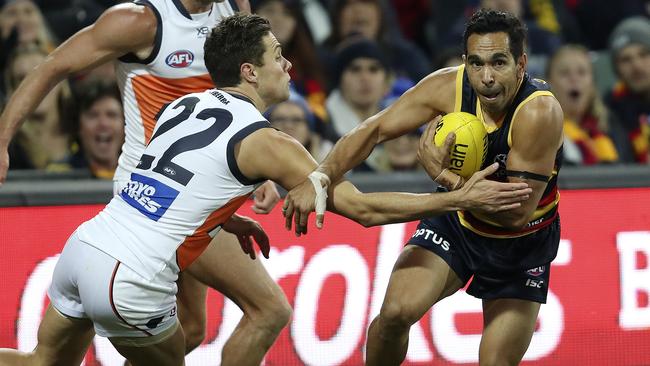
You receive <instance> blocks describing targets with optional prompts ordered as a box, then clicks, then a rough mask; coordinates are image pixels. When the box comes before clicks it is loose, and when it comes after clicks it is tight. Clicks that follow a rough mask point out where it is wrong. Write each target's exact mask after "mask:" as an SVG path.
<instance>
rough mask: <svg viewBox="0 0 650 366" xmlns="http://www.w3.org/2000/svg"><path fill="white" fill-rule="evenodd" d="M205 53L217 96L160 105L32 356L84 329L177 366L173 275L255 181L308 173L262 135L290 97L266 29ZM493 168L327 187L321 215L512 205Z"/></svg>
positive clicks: (56, 286)
mask: <svg viewBox="0 0 650 366" xmlns="http://www.w3.org/2000/svg"><path fill="white" fill-rule="evenodd" d="M205 50H206V64H207V66H208V70H209V71H210V75H211V76H212V78H213V79H214V81H215V84H216V85H219V86H220V89H214V90H208V91H205V92H203V93H194V94H189V95H186V96H184V97H182V98H179V99H177V100H176V101H174V102H172V103H171V104H170V105H168V106H167V107H166V108H164V109H163V110H162V111H161V113H160V116H159V118H158V123H157V125H156V128H155V130H154V131H153V136H152V138H151V142H150V143H149V145H148V146H147V148H146V149H145V151H144V154H143V155H142V157H141V159H140V163H139V164H138V166H137V168H136V169H135V170H134V172H133V173H132V174H131V176H130V180H129V182H128V183H127V185H126V186H125V188H124V189H122V190H121V191H120V193H119V195H117V196H115V197H114V198H113V200H112V201H111V202H110V203H109V204H108V205H107V207H106V208H105V209H104V210H103V211H102V212H101V213H99V214H98V215H97V216H96V217H95V218H93V219H91V220H90V221H88V222H86V223H84V224H82V225H81V226H80V227H79V228H78V229H77V231H76V232H75V233H74V234H73V235H72V236H71V237H70V239H69V240H68V242H67V244H66V246H65V248H64V250H63V253H62V255H61V258H60V260H59V262H58V264H57V266H56V268H55V271H54V278H53V281H52V285H51V287H50V289H49V290H48V293H49V296H50V299H51V304H52V306H51V307H50V309H48V312H47V313H46V315H45V318H44V319H43V323H42V325H41V328H40V329H39V345H38V346H37V348H36V350H35V353H34V354H35V355H36V356H34V355H32V356H31V358H30V359H35V358H36V357H37V356H38V355H39V351H41V349H56V348H62V347H64V346H65V345H62V344H61V343H64V342H62V341H63V340H65V339H70V338H73V339H74V337H83V336H84V335H85V334H87V332H89V331H90V329H91V327H92V326H93V324H94V327H95V330H96V332H97V333H98V334H100V335H103V336H106V337H109V339H110V340H111V342H112V343H113V344H114V345H115V347H116V348H117V349H118V351H119V352H120V353H122V354H123V355H125V356H126V357H127V358H128V359H129V360H130V361H131V362H132V364H133V365H151V364H156V365H181V364H183V349H184V347H183V336H182V330H181V327H179V326H178V321H177V319H176V317H175V313H174V311H173V309H174V303H175V299H174V297H175V292H176V291H175V290H176V288H175V282H174V281H175V279H176V277H177V275H178V273H179V272H180V271H182V270H183V269H185V268H188V266H190V264H191V263H192V262H193V261H194V260H195V259H196V257H197V256H198V255H200V254H201V251H202V250H204V249H205V248H206V246H208V245H209V243H210V235H213V233H214V232H215V231H218V230H219V229H220V227H221V225H223V224H224V223H226V224H228V219H229V217H230V215H231V214H232V213H233V212H235V210H237V208H238V207H239V206H240V205H241V204H242V203H243V200H245V198H246V196H247V195H249V194H250V193H251V192H252V191H253V189H254V187H255V184H256V182H259V181H262V180H264V179H272V180H274V181H276V182H278V183H279V184H281V185H282V186H283V187H285V188H286V189H291V188H293V187H295V186H296V185H297V184H299V183H300V182H302V181H303V180H304V179H306V177H307V176H308V175H309V174H310V173H311V172H312V171H313V169H314V168H315V167H316V165H317V164H316V162H315V161H314V160H313V158H312V157H311V156H310V155H309V153H308V152H307V151H306V150H305V149H304V147H303V146H302V145H301V144H300V143H298V142H297V141H296V140H294V139H293V138H291V137H289V136H288V135H286V134H284V133H282V132H280V131H277V130H275V129H273V128H270V124H269V122H268V121H266V120H265V119H264V117H263V116H262V114H261V112H262V111H264V110H265V109H266V108H267V107H268V106H269V105H271V104H273V103H277V102H280V101H283V100H286V99H287V98H288V96H289V74H288V71H289V69H290V68H291V63H290V62H289V61H287V60H286V59H285V58H284V57H282V54H281V46H280V44H279V43H278V41H277V40H276V38H275V37H274V36H273V34H272V33H271V32H270V26H269V23H268V21H267V20H266V19H264V18H261V17H259V16H256V15H243V14H241V15H234V16H232V17H229V18H227V19H225V20H224V21H222V22H221V23H220V24H219V25H218V26H217V27H215V29H214V30H213V31H212V33H211V34H210V36H209V37H208V39H207V40H206V44H205ZM451 142H452V140H448V141H447V144H446V147H444V148H440V149H439V153H440V154H441V155H445V154H447V155H448V151H449V147H450V144H451ZM495 170H496V165H492V166H491V167H489V168H487V169H485V170H483V171H481V172H479V173H477V174H475V176H474V177H473V178H472V179H470V180H469V181H468V182H467V183H466V184H465V185H464V186H463V188H462V189H461V190H458V191H454V192H450V193H431V194H410V193H373V194H363V193H361V192H359V191H358V190H356V189H355V187H354V186H352V185H351V184H350V183H349V182H346V181H342V182H335V183H334V184H332V187H333V188H331V191H330V199H329V208H330V209H331V210H333V211H337V212H340V213H342V214H343V215H345V216H347V217H350V218H352V219H354V220H356V221H358V222H360V223H362V224H363V225H366V226H369V225H379V224H385V223H391V222H399V221H408V220H412V219H414V218H416V217H422V216H428V215H436V214H440V213H442V212H447V211H453V210H457V209H461V208H481V209H484V210H488V211H499V210H504V209H508V208H512V207H518V206H519V205H520V202H521V201H523V200H525V199H527V197H528V194H529V193H530V189H528V188H527V185H526V184H524V183H498V182H491V181H487V180H485V179H483V178H484V177H485V176H487V175H488V174H491V173H493V172H494V171H495ZM190 207H191V208H192V209H189V208H190ZM262 244H264V243H262ZM248 250H252V248H248ZM199 259H200V257H199ZM90 269H92V270H90ZM242 286H246V284H242ZM53 309H56V310H53ZM73 318H82V319H84V318H85V319H90V320H91V321H92V323H91V322H88V321H87V322H85V323H74V322H73V321H72V320H71V319H73ZM46 327H47V329H45V328H46ZM3 357H4V358H3ZM9 357H19V355H17V352H15V351H14V352H13V353H11V352H9V351H6V350H5V351H4V353H0V363H1V361H2V360H3V359H5V360H6V359H9ZM14 360H15V358H14ZM240 365H252V363H250V362H249V363H240Z"/></svg>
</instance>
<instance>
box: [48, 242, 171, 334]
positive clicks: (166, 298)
mask: <svg viewBox="0 0 650 366" xmlns="http://www.w3.org/2000/svg"><path fill="white" fill-rule="evenodd" d="M177 278H178V276H177V275H176V274H174V273H173V272H172V271H171V269H168V270H165V271H163V272H161V273H160V274H158V275H157V276H156V277H155V278H154V279H153V280H151V281H149V280H146V279H145V278H143V277H141V276H140V275H138V274H136V273H135V272H133V271H132V270H131V269H130V268H129V267H127V266H126V265H124V264H122V263H121V262H119V261H117V260H116V259H115V258H113V257H111V256H109V255H108V254H106V253H104V252H102V251H101V250H99V249H97V248H95V247H93V246H91V245H89V244H86V243H84V242H83V241H81V240H80V239H79V238H78V236H77V233H76V232H75V233H73V234H72V235H71V236H70V238H69V239H68V242H67V243H66V245H65V248H63V253H61V256H60V258H59V261H58V263H57V264H56V267H55V268H54V275H53V276H52V284H51V286H50V288H49V289H48V295H49V297H50V301H51V303H52V306H53V307H54V308H55V309H56V310H57V311H59V312H60V313H61V314H63V315H64V316H67V317H71V318H89V319H90V320H92V321H93V323H94V326H95V332H96V333H97V334H98V335H100V336H103V337H108V338H111V340H112V341H114V343H115V341H117V342H118V343H121V344H126V345H133V346H146V345H150V344H155V343H158V342H161V341H163V340H164V339H166V338H167V336H171V335H172V334H173V333H174V332H175V331H176V328H177V326H178V319H177V316H176V292H177V290H178V289H177V287H176V279H177Z"/></svg>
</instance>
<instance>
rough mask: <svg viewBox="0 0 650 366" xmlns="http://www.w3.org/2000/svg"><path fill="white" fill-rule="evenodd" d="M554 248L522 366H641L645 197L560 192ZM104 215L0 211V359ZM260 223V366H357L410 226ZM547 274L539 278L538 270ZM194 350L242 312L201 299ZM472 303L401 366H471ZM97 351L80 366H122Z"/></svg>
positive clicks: (35, 317) (194, 359)
mask: <svg viewBox="0 0 650 366" xmlns="http://www.w3.org/2000/svg"><path fill="white" fill-rule="evenodd" d="M561 194H562V199H561V204H560V212H561V220H562V241H561V244H560V250H559V253H558V256H557V258H556V259H555V261H554V262H553V264H552V266H551V285H550V291H549V296H548V302H547V304H546V305H544V306H542V309H541V312H540V316H539V319H538V326H537V330H536V332H535V335H534V336H533V340H532V344H531V346H530V348H529V350H528V352H527V353H526V356H525V357H524V361H523V364H524V365H647V364H650V301H649V298H650V188H625V189H583V190H565V191H562V193H561ZM102 207H103V205H75V206H33V207H4V208H0V223H1V226H0V242H1V243H2V245H0V248H1V249H0V268H2V273H3V275H2V281H0V293H2V298H3V303H2V306H0V347H17V348H19V349H20V350H23V351H28V350H31V349H32V348H33V347H34V346H35V344H36V330H37V328H38V324H39V321H40V318H41V316H42V313H43V310H44V308H45V307H46V305H47V303H48V300H47V296H46V294H45V291H46V289H47V287H48V285H49V283H50V279H51V274H52V270H53V268H54V265H55V263H56V260H57V258H58V253H59V252H60V251H61V249H62V248H63V245H64V244H65V240H66V239H67V237H68V236H69V235H70V234H71V233H72V231H73V230H74V229H75V228H76V227H77V226H78V225H79V224H80V223H81V222H83V221H84V220H87V219H89V218H91V217H92V216H93V215H94V214H96V213H97V212H98V211H99V210H101V209H102ZM240 213H241V214H244V215H250V216H253V217H255V218H256V219H257V220H259V221H260V222H261V223H262V225H263V226H264V227H265V229H266V230H267V232H268V233H269V235H270V237H271V243H272V251H271V258H270V259H269V260H266V262H265V265H266V267H267V268H268V270H269V272H270V273H271V276H272V277H274V279H275V280H277V281H278V282H279V284H280V285H281V286H282V288H283V289H284V291H285V292H286V294H287V296H288V298H289V301H290V302H291V304H292V306H293V307H294V314H293V319H292V321H291V323H290V325H289V326H288V327H287V328H286V329H285V330H284V331H283V332H282V333H281V335H280V337H279V338H278V340H277V341H276V343H275V344H274V346H273V347H272V348H271V350H270V351H269V353H268V355H267V357H266V360H265V365H282V366H289V365H361V364H362V363H363V347H364V344H365V332H366V330H367V327H368V324H369V320H370V319H372V318H373V317H374V316H375V315H376V314H377V312H378V311H379V308H380V306H381V302H382V300H383V297H384V292H385V288H386V284H387V281H388V277H389V275H390V272H391V269H392V266H393V264H394V261H395V259H396V258H397V255H398V253H399V252H400V250H401V247H402V246H403V244H404V243H405V242H406V240H408V238H409V237H410V235H411V234H412V233H413V232H414V229H415V227H416V223H408V224H395V225H387V226H383V227H376V228H370V229H365V228H363V227H361V226H359V225H357V224H355V223H353V222H351V221H349V220H346V219H344V218H341V217H339V216H336V215H333V214H329V215H328V216H327V218H326V221H325V229H323V230H317V229H315V228H314V227H313V226H311V227H310V232H309V234H308V235H307V236H306V237H301V238H296V237H295V236H294V235H293V234H292V233H291V232H288V231H285V230H284V228H283V223H284V220H283V218H282V216H281V214H280V210H279V209H275V210H274V212H273V213H272V214H271V215H269V216H258V215H254V214H253V213H252V211H251V210H250V209H249V208H248V207H244V208H242V210H241V212H240ZM545 270H548V269H545ZM208 303H209V304H208V336H207V338H206V342H205V343H204V344H203V345H202V346H201V347H200V348H199V349H197V350H195V351H194V352H192V353H191V354H190V355H189V356H188V358H187V364H188V365H219V363H220V351H221V347H222V345H223V343H224V342H225V340H226V339H227V337H228V336H229V335H230V332H232V330H233V329H234V327H235V325H236V323H237V321H238V320H239V318H240V316H241V312H240V311H239V309H238V308H237V306H236V305H234V304H233V303H231V302H230V301H225V302H224V298H223V296H222V295H220V294H218V293H216V292H214V291H212V290H211V292H210V295H209V296H208ZM481 329H482V318H481V302H480V300H478V299H475V298H473V297H471V296H469V295H466V294H465V293H464V292H462V291H461V292H459V293H457V294H455V295H453V296H452V297H450V298H447V299H445V300H443V301H442V302H441V303H439V304H438V305H436V306H435V307H434V308H433V309H432V310H431V311H430V312H429V313H428V314H427V315H426V316H425V317H424V318H423V319H422V320H421V321H420V322H419V323H417V324H416V325H415V326H414V327H413V328H412V330H411V334H410V348H409V353H408V356H407V358H406V362H405V364H406V365H431V364H435V365H452V364H453V365H455V364H475V363H477V361H478V360H477V357H478V352H477V350H478V345H479V341H480V332H481ZM122 362H123V359H122V358H121V357H120V356H119V355H118V354H117V353H116V351H115V350H114V349H113V348H112V347H111V346H110V344H109V343H108V341H107V340H106V339H103V338H99V337H96V339H95V342H94V345H93V347H92V349H91V350H90V352H89V354H88V356H87V357H86V361H85V365H105V366H108V365H111V366H113V365H114V366H118V365H120V366H121V365H122Z"/></svg>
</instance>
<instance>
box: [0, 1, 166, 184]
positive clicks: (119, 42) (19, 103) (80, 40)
mask: <svg viewBox="0 0 650 366" xmlns="http://www.w3.org/2000/svg"><path fill="white" fill-rule="evenodd" d="M155 34H156V17H155V15H154V14H153V12H152V11H151V10H150V9H149V8H148V7H146V6H141V5H135V4H121V5H117V6H114V7H112V8H110V9H108V10H107V11H106V12H104V14H102V16H100V17H99V19H97V21H96V22H95V23H94V24H93V25H91V26H88V27H86V28H84V29H83V30H81V31H79V32H78V33H77V34H75V35H74V36H72V37H71V38H70V39H68V40H67V41H66V42H64V43H63V44H62V45H61V46H59V47H58V48H57V49H55V50H54V51H53V52H52V53H51V54H50V55H49V56H48V57H47V58H46V59H45V61H43V63H42V64H40V65H39V66H37V67H36V68H35V69H34V70H32V71H31V72H30V73H29V74H28V75H27V77H26V78H25V79H24V80H23V82H22V83H21V84H20V86H19V87H18V89H17V90H16V91H15V92H14V94H13V95H12V97H11V99H10V100H9V103H8V104H7V106H6V107H5V110H4V112H3V113H2V115H0V184H1V183H2V182H4V180H5V177H6V174H7V169H8V168H9V155H8V153H7V148H8V146H9V142H10V141H11V139H12V137H13V136H14V134H15V133H16V131H17V130H18V129H19V128H20V126H21V125H22V123H23V121H24V120H25V118H27V117H28V116H29V115H30V114H31V113H32V112H33V111H34V109H35V108H36V107H37V106H38V104H39V103H40V102H41V100H43V98H44V97H45V95H47V93H49V92H50V91H51V90H52V88H54V86H55V85H56V84H58V83H59V82H60V81H61V80H63V79H65V78H66V77H68V76H69V75H71V74H74V73H76V72H79V71H82V70H85V69H89V68H92V67H95V66H98V65H101V64H103V63H105V62H107V61H109V60H112V59H115V58H118V57H119V56H122V55H124V54H126V53H129V52H137V51H140V50H142V49H146V48H150V47H152V45H153V43H154V39H155Z"/></svg>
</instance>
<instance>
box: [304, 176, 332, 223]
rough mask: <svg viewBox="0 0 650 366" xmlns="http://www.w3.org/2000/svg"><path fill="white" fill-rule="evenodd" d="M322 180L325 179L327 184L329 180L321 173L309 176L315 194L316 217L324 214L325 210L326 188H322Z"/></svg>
mask: <svg viewBox="0 0 650 366" xmlns="http://www.w3.org/2000/svg"><path fill="white" fill-rule="evenodd" d="M322 178H325V179H326V181H327V182H329V180H330V179H329V177H328V176H327V175H326V174H324V173H321V172H315V171H314V172H311V174H309V180H310V181H311V184H312V185H313V186H314V191H315V192H316V201H315V206H316V215H322V214H324V213H325V209H326V208H327V186H325V187H323V185H322V183H321V179H322Z"/></svg>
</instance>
